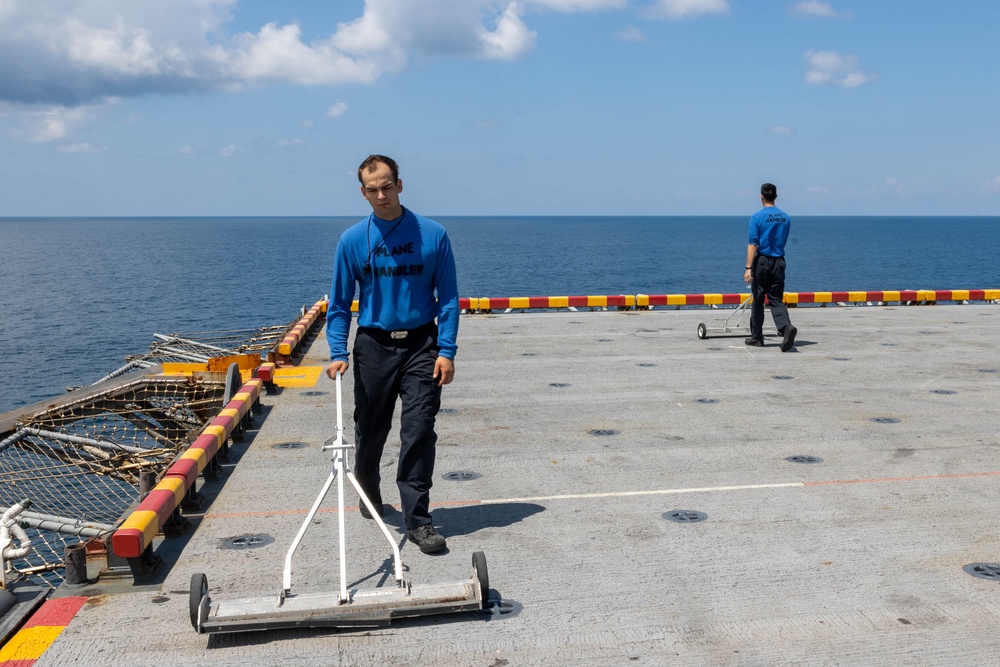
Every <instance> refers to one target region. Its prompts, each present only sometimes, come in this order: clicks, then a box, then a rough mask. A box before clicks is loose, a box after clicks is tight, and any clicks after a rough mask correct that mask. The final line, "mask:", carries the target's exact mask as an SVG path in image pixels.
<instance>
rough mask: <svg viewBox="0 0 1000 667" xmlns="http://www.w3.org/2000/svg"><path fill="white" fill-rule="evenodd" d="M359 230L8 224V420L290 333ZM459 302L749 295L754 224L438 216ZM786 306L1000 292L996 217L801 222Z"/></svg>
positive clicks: (0, 382) (339, 221)
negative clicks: (827, 299)
mask: <svg viewBox="0 0 1000 667" xmlns="http://www.w3.org/2000/svg"><path fill="white" fill-rule="evenodd" d="M356 220H357V218H356V217H350V218H347V217H329V218H327V217H324V218H110V219H101V218H79V219H68V218H59V219H43V218H28V219H23V218H0V413H2V412H6V411H8V410H11V409H14V408H16V407H19V406H22V405H28V404H31V403H34V402H37V401H40V400H43V399H45V398H48V397H51V396H54V395H57V394H60V393H62V392H63V391H65V388H66V387H67V386H72V385H81V384H89V383H91V382H93V381H95V380H97V379H98V378H100V377H102V376H103V375H104V374H105V373H107V372H109V371H111V370H113V369H115V368H117V367H119V366H121V365H122V364H123V363H124V358H125V356H126V355H129V354H136V353H140V352H143V351H145V350H146V349H147V348H148V346H149V344H150V342H151V341H152V336H153V333H169V332H176V331H214V330H221V329H236V328H243V327H254V326H259V325H265V324H278V323H284V322H288V321H290V320H291V319H292V318H294V316H295V314H296V312H297V311H298V309H299V307H300V306H302V305H311V304H312V303H314V302H315V301H316V300H317V299H319V298H320V297H322V296H323V295H324V294H326V293H327V292H328V291H329V284H330V274H331V270H332V258H333V252H334V249H335V247H336V244H337V239H338V238H339V236H340V234H341V232H342V231H343V230H344V229H346V228H347V227H348V226H349V225H350V224H352V223H354V222H355V221H356ZM437 220H438V221H440V222H441V223H442V224H444V225H445V226H446V227H447V228H448V231H449V235H450V237H451V240H452V245H453V247H454V250H455V256H456V261H457V263H458V279H459V291H460V294H461V295H462V296H463V297H505V296H567V295H587V294H676V293H702V292H709V293H717V292H724V293H725V292H744V291H746V289H747V288H746V285H744V283H743V280H742V277H743V266H744V261H745V254H746V226H747V216H726V217H585V218H573V217H566V218H553V217H439V218H437ZM792 225H793V226H792V232H791V236H790V238H789V243H788V246H787V248H786V250H787V257H788V277H787V285H786V288H787V289H788V290H789V291H798V292H804V291H839V290H897V289H983V288H1000V269H998V264H1000V263H998V257H1000V217H990V218H915V217H871V218H866V217H849V218H836V217H794V216H793V223H792Z"/></svg>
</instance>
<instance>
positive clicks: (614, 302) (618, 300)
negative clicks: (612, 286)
mask: <svg viewBox="0 0 1000 667" xmlns="http://www.w3.org/2000/svg"><path fill="white" fill-rule="evenodd" d="M608 305H609V306H614V307H615V308H624V307H625V295H624V294H615V295H610V296H608Z"/></svg>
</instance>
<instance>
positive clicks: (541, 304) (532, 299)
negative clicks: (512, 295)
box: [528, 296, 550, 308]
mask: <svg viewBox="0 0 1000 667" xmlns="http://www.w3.org/2000/svg"><path fill="white" fill-rule="evenodd" d="M549 307H550V306H549V297H547V296H529V297H528V308H549Z"/></svg>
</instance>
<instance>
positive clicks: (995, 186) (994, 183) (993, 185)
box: [983, 176, 1000, 192]
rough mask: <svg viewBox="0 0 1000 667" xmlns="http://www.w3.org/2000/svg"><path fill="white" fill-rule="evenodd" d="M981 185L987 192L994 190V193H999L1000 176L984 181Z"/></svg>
mask: <svg viewBox="0 0 1000 667" xmlns="http://www.w3.org/2000/svg"><path fill="white" fill-rule="evenodd" d="M983 185H985V186H986V189H987V190H995V191H996V192H1000V176H996V177H994V178H991V179H990V180H988V181H986V182H985V183H984V184H983Z"/></svg>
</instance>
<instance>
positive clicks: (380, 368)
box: [354, 322, 441, 530]
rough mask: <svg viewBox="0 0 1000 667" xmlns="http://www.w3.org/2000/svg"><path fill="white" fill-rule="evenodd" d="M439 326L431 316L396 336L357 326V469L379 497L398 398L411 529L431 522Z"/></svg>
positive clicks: (401, 476) (400, 480) (403, 494)
mask: <svg viewBox="0 0 1000 667" xmlns="http://www.w3.org/2000/svg"><path fill="white" fill-rule="evenodd" d="M438 352H439V348H438V344H437V326H436V325H435V324H434V323H433V322H431V323H429V324H426V325H424V326H422V327H420V328H418V329H415V330H413V331H411V332H410V333H409V335H408V336H407V337H406V338H400V339H394V338H392V337H391V336H390V334H389V332H388V331H381V330H378V329H367V328H359V329H358V333H357V336H355V339H354V425H355V426H354V436H355V443H356V445H355V457H354V458H355V465H354V474H355V476H356V477H357V479H358V483H359V484H361V488H363V489H364V490H365V493H366V494H367V495H368V497H369V498H370V499H371V500H372V502H373V503H377V502H378V501H379V499H380V498H381V492H380V486H379V484H380V482H381V474H380V470H379V466H380V461H381V459H382V450H383V448H384V447H385V441H386V438H387V437H388V435H389V430H390V429H391V428H392V415H393V411H394V410H395V408H396V398H397V397H399V398H400V399H401V401H402V413H401V417H400V427H399V439H400V442H401V445H400V449H399V462H398V465H397V468H396V486H397V487H399V499H400V503H401V505H402V508H403V519H404V521H405V523H406V527H407V529H410V530H412V529H413V528H416V527H417V526H422V525H424V524H428V523H430V522H431V514H430V509H429V507H430V489H431V486H432V477H433V476H434V454H435V445H436V444H437V434H436V433H435V432H434V420H435V418H436V417H437V413H438V410H439V409H440V407H441V387H439V386H437V383H436V382H435V380H434V363H435V361H436V360H437V357H438Z"/></svg>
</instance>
